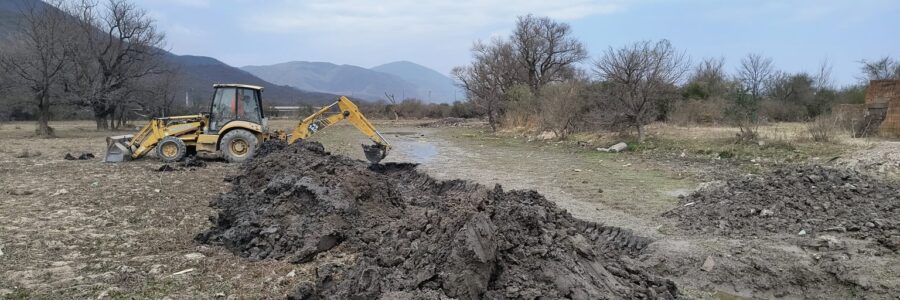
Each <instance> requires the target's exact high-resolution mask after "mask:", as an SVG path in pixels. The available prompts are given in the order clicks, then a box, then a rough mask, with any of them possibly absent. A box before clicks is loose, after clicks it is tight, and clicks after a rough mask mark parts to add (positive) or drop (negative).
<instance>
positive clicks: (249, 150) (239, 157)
mask: <svg viewBox="0 0 900 300" xmlns="http://www.w3.org/2000/svg"><path fill="white" fill-rule="evenodd" d="M257 145H259V140H258V139H257V138H256V135H255V134H253V133H252V132H249V131H247V130H243V129H235V130H232V131H229V132H228V133H226V134H225V136H223V137H222V141H221V142H220V143H219V149H221V150H222V156H224V157H225V159H226V160H228V162H233V163H240V162H244V161H246V160H248V159H250V158H252V157H253V156H254V155H255V154H256V146H257Z"/></svg>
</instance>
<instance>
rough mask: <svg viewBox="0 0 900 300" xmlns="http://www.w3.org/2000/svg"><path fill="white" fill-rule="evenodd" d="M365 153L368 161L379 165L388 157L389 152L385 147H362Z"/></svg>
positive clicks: (376, 145)
mask: <svg viewBox="0 0 900 300" xmlns="http://www.w3.org/2000/svg"><path fill="white" fill-rule="evenodd" d="M362 147H363V153H365V154H366V159H367V160H369V162H371V163H373V164H377V163H379V162H381V160H382V159H384V158H385V157H386V156H387V153H388V150H387V147H385V146H384V145H379V144H373V145H362Z"/></svg>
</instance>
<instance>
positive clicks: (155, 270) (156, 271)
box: [147, 264, 162, 275]
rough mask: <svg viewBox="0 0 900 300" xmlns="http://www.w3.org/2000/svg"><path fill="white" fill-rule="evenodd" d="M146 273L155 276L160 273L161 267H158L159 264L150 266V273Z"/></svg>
mask: <svg viewBox="0 0 900 300" xmlns="http://www.w3.org/2000/svg"><path fill="white" fill-rule="evenodd" d="M147 273H149V274H153V275H156V274H159V273H162V265H160V264H156V265H152V266H150V271H149V272H147Z"/></svg>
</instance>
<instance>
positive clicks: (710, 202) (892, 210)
mask: <svg viewBox="0 0 900 300" xmlns="http://www.w3.org/2000/svg"><path fill="white" fill-rule="evenodd" d="M681 204H682V206H680V207H678V208H676V209H674V210H672V211H669V212H667V213H665V214H664V216H667V217H672V218H676V219H678V221H679V224H680V225H681V226H682V227H683V228H686V229H688V230H693V231H701V232H708V233H718V234H723V235H728V236H754V235H764V234H769V233H790V234H799V233H801V232H803V234H810V235H811V234H815V233H821V232H835V233H847V234H848V235H849V236H851V237H856V238H863V239H864V238H870V237H872V238H875V239H877V240H879V241H880V242H882V243H885V246H888V248H893V249H895V250H896V246H897V245H894V243H896V242H897V241H898V240H900V185H898V184H897V183H894V182H886V181H880V180H877V179H874V178H871V177H869V176H866V175H864V174H860V173H858V172H855V171H851V170H839V169H831V168H824V167H821V166H793V167H785V168H782V169H778V170H775V171H773V172H772V173H769V174H767V175H762V176H745V177H741V178H736V179H734V180H731V181H728V182H726V183H725V184H724V185H722V186H719V187H714V188H710V189H703V190H700V191H697V192H695V193H693V194H691V195H689V196H687V197H685V198H684V199H682V201H681Z"/></svg>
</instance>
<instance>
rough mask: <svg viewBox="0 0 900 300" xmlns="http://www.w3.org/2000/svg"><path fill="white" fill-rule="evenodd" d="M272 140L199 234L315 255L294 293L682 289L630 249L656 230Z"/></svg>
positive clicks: (351, 295)
mask: <svg viewBox="0 0 900 300" xmlns="http://www.w3.org/2000/svg"><path fill="white" fill-rule="evenodd" d="M270 146H273V145H270ZM270 146H266V147H270ZM280 146H283V145H280ZM280 146H274V147H270V148H277V147H280ZM272 150H273V151H271V152H270V151H268V150H267V151H266V152H268V153H265V154H266V155H260V156H257V158H256V159H254V160H252V161H251V162H249V163H247V164H245V165H244V166H243V174H241V175H239V176H237V177H235V178H234V179H233V181H232V183H233V189H232V191H230V192H228V193H225V194H222V195H221V196H219V197H218V198H217V199H214V200H213V201H212V202H211V205H212V206H213V207H214V208H216V209H218V211H219V213H218V216H217V217H216V218H214V219H213V220H212V221H213V223H214V224H213V227H212V228H211V229H209V230H208V231H206V232H204V233H202V234H200V235H198V236H197V239H198V240H199V241H201V242H207V243H213V244H221V245H223V246H225V247H227V248H228V249H230V250H232V251H233V252H234V253H235V254H237V255H240V256H243V257H247V258H250V259H254V260H261V259H281V260H288V261H291V262H295V263H306V262H313V265H314V266H315V272H314V278H313V279H312V280H311V281H308V282H304V283H303V284H301V285H300V286H298V287H297V288H296V289H295V291H294V292H293V294H292V295H290V296H291V297H292V298H300V299H315V298H329V299H332V298H333V299H372V298H381V297H384V298H416V299H423V298H424V299H439V298H446V297H453V298H460V299H476V298H528V299H533V298H538V297H541V296H542V297H546V298H548V299H559V298H574V299H600V298H604V299H607V298H629V299H633V298H651V299H653V298H663V299H664V298H674V297H675V296H676V295H677V290H676V288H675V286H674V284H673V283H672V282H670V281H668V280H665V279H661V278H659V277H656V276H654V275H651V274H648V273H647V272H645V271H644V270H643V269H642V268H641V267H639V266H638V265H637V264H636V263H633V262H632V261H631V259H630V258H628V256H630V255H635V254H637V253H638V252H640V251H641V250H642V249H643V248H644V247H645V246H646V245H647V244H648V243H649V242H650V241H649V240H648V239H646V238H642V237H639V236H635V235H633V234H632V233H631V232H629V231H626V230H623V229H619V228H614V227H608V226H603V225H600V224H595V223H589V222H584V221H581V220H577V219H575V218H573V217H572V216H571V215H570V214H568V213H567V212H566V211H564V210H562V209H560V208H558V207H556V205H554V204H553V203H551V202H549V201H547V200H546V199H545V198H544V197H543V196H541V195H540V194H538V193H536V192H534V191H503V190H502V189H501V188H500V187H499V186H496V187H494V188H493V189H490V188H486V187H484V186H481V185H478V184H475V183H471V182H467V181H462V180H453V181H438V180H435V179H433V178H431V177H429V176H427V175H425V174H422V173H420V172H418V171H416V170H415V165H412V164H386V165H379V166H371V167H370V166H369V165H368V164H367V163H365V162H363V161H359V160H353V159H350V158H347V157H343V156H332V155H329V154H328V153H327V152H325V151H324V150H323V148H322V146H321V145H320V144H317V143H297V144H294V145H290V146H285V147H284V148H283V149H281V150H277V149H272ZM260 154H264V153H260ZM333 257H344V258H345V259H344V260H331V258H333ZM348 257H349V258H350V259H349V260H347V259H346V258H348Z"/></svg>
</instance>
